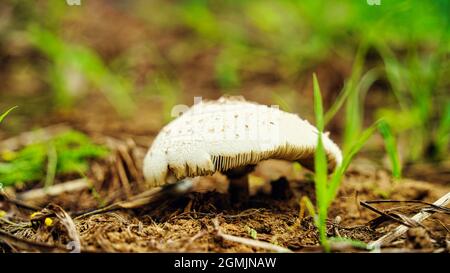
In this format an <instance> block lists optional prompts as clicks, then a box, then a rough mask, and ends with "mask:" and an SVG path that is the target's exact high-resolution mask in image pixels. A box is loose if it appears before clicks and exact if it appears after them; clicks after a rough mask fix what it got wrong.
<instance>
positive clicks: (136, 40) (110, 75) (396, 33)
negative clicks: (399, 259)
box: [0, 0, 450, 163]
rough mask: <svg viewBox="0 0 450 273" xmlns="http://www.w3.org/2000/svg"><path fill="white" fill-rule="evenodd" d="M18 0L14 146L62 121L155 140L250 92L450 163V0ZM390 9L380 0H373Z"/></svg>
mask: <svg viewBox="0 0 450 273" xmlns="http://www.w3.org/2000/svg"><path fill="white" fill-rule="evenodd" d="M368 2H371V1H366V0H342V1H324V0H301V1H300V0H297V1H294V0H273V1H263V0H258V1H257V0H245V1H231V0H228V1H226V0H223V1H205V0H184V1H182V0H179V1H175V0H169V1H167V0H166V1H165V0H130V1H118V0H89V1H88V0H84V1H83V0H81V5H79V6H70V5H68V4H67V3H66V1H62V0H36V1H27V0H4V1H1V3H0V70H1V71H0V83H1V84H0V112H3V111H5V110H6V109H8V108H9V107H11V106H13V105H18V106H19V108H18V109H16V110H15V111H14V112H13V114H10V116H8V122H4V123H3V124H2V132H0V137H5V136H6V135H13V134H17V133H19V132H22V131H28V130H31V129H33V128H39V127H40V126H45V125H48V124H52V123H56V122H61V121H64V122H72V123H73V124H74V126H75V127H77V128H80V129H84V130H87V131H89V130H94V131H98V132H104V133H106V132H107V133H111V132H121V133H123V132H129V133H130V134H133V135H146V134H149V135H150V134H155V133H156V132H157V131H158V130H159V128H161V126H163V124H165V123H166V122H168V121H169V120H170V119H171V116H170V110H171V108H172V107H173V106H174V105H176V104H180V103H185V104H187V105H191V104H192V103H193V102H194V96H202V97H203V98H205V99H215V98H218V97H220V96H221V95H223V94H235V95H244V96H245V97H246V98H247V99H249V100H254V101H258V102H260V103H267V104H277V105H279V106H280V107H281V108H282V109H284V110H287V111H291V112H296V113H299V114H300V115H301V116H302V117H305V118H307V119H309V120H311V121H313V120H314V119H313V116H314V115H313V106H312V105H313V103H312V101H313V94H312V73H317V75H318V79H319V82H320V85H321V89H322V92H323V96H324V102H325V107H326V109H329V110H330V111H329V112H328V114H327V116H326V117H325V118H326V121H327V127H326V129H327V130H330V131H331V132H332V134H333V138H337V139H338V142H339V143H340V144H341V145H342V146H343V147H344V149H345V146H346V143H350V142H351V141H352V138H355V136H357V135H358V133H359V132H360V131H361V130H362V129H363V128H364V127H365V126H367V125H368V124H371V123H372V122H373V121H374V120H376V119H378V118H381V117H383V118H385V119H386V121H387V122H388V123H389V125H390V127H391V128H392V130H393V131H394V134H395V136H396V137H397V138H398V146H399V151H400V153H401V157H402V160H403V162H405V163H414V162H420V161H435V162H436V161H442V160H445V159H448V152H449V132H450V92H449V87H450V70H449V59H448V54H449V48H450V47H449V46H450V44H449V38H450V33H449V14H450V8H449V7H450V5H449V1H447V0H433V1H422V0H415V1H413V0H411V1H406V0H390V1H388V0H381V1H380V5H369V4H368ZM372 2H376V1H372Z"/></svg>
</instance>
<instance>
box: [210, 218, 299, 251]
mask: <svg viewBox="0 0 450 273" xmlns="http://www.w3.org/2000/svg"><path fill="white" fill-rule="evenodd" d="M213 223H214V228H215V230H216V232H217V236H219V237H221V238H223V239H224V240H228V241H231V242H235V243H239V244H244V245H248V246H251V247H257V248H262V249H266V250H270V251H273V252H283V253H292V252H293V251H292V250H290V249H288V248H285V247H281V246H277V245H274V244H271V243H268V242H263V241H258V240H254V239H249V238H242V237H238V236H234V235H229V234H226V233H223V232H222V231H221V229H220V226H219V220H218V219H217V218H214V219H213Z"/></svg>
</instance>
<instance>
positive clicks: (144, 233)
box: [0, 101, 450, 252]
mask: <svg viewBox="0 0 450 273" xmlns="http://www.w3.org/2000/svg"><path fill="white" fill-rule="evenodd" d="M86 107H88V110H87V111H86V108H84V107H81V108H80V109H83V111H79V113H76V114H71V115H64V113H62V114H58V115H54V116H53V117H50V118H46V119H45V121H41V122H40V123H41V124H42V125H43V126H44V128H47V130H48V131H49V132H50V133H51V132H52V131H58V130H66V129H68V128H72V129H77V130H80V131H83V132H85V133H87V134H88V135H90V136H91V137H92V139H94V141H96V142H97V143H101V144H105V145H107V146H109V148H110V149H111V150H112V154H111V155H110V156H109V157H108V158H106V159H101V160H95V161H92V162H91V167H90V171H89V173H88V174H87V177H85V178H81V179H86V180H87V181H89V182H90V183H91V184H89V185H90V186H89V187H84V188H82V189H78V190H77V189H74V190H67V191H66V192H62V193H60V194H56V195H52V196H49V195H48V194H44V195H41V196H37V197H36V196H35V197H29V196H28V197H27V198H25V199H24V196H25V195H24V194H23V193H25V192H29V191H30V190H36V189H37V188H40V187H42V185H39V184H30V185H25V186H23V187H22V188H16V189H14V190H13V189H7V190H6V193H7V195H6V196H8V197H5V196H3V199H2V200H1V201H0V205H1V209H2V210H4V211H6V212H7V213H8V215H9V216H10V217H8V218H0V229H1V230H3V231H6V232H7V235H5V234H0V235H1V236H0V238H1V239H3V241H4V242H3V243H0V252H10V251H67V249H69V250H70V249H73V245H71V243H73V242H74V241H76V242H78V241H79V243H80V246H81V251H85V252H178V251H187V252H261V251H263V252H265V251H273V249H271V247H269V248H267V246H266V245H264V244H263V245H261V246H258V243H260V242H269V243H271V245H272V246H280V247H283V248H287V249H289V250H291V251H295V252H317V251H323V249H322V248H321V247H320V246H319V241H318V234H317V229H316V228H315V226H314V223H313V218H312V217H311V216H310V215H309V214H308V213H307V212H304V211H303V212H301V210H302V209H301V206H300V202H299V200H300V199H301V197H303V196H307V197H308V198H309V199H310V200H311V201H312V202H315V197H314V182H313V180H312V173H311V172H310V171H308V170H306V169H295V168H293V167H292V164H289V163H287V162H282V161H267V162H265V163H263V164H261V165H260V166H259V167H258V168H257V169H256V170H255V174H254V175H253V176H252V177H253V178H251V179H250V182H251V183H250V196H249V198H248V199H247V200H242V201H239V202H234V203H232V202H231V201H230V196H229V194H228V192H227V187H228V182H227V181H226V179H225V178H224V177H222V176H221V175H214V176H211V177H205V178H203V179H201V181H200V182H199V183H198V184H197V186H196V192H191V193H188V194H185V195H183V196H177V197H170V196H167V197H164V198H163V199H160V200H157V201H155V202H152V203H149V204H145V205H142V206H138V207H136V208H133V209H116V210H109V211H105V212H101V213H96V214H85V212H87V211H92V210H95V209H98V208H99V207H101V206H105V205H108V204H112V203H114V202H117V201H119V200H129V199H130V198H132V196H134V195H136V194H138V193H140V192H142V191H144V190H145V189H146V185H145V182H144V180H143V177H142V170H141V166H142V160H143V157H144V155H145V152H146V151H147V149H148V146H149V144H150V143H151V141H152V138H153V137H154V136H155V135H156V134H157V132H158V129H157V128H158V126H160V124H154V125H153V126H154V130H149V129H148V128H149V126H144V125H143V124H144V123H145V121H148V120H149V119H152V116H151V114H150V113H142V114H140V115H136V116H140V117H145V119H143V120H139V121H129V122H125V123H124V122H122V123H121V122H117V123H115V122H113V120H114V118H111V116H112V115H105V114H104V113H105V112H104V111H106V110H104V109H102V103H101V102H99V103H95V102H94V103H93V102H92V101H91V103H89V104H87V105H86ZM155 107H157V106H155ZM94 109H96V110H94ZM140 109H151V107H146V108H144V107H142V108H140ZM91 110H92V111H91ZM142 111H145V110H142ZM153 111H154V109H153ZM86 113H89V114H86ZM93 113H96V114H93ZM101 113H102V114H101ZM106 119H109V120H106ZM148 123H151V122H148ZM55 124H56V126H55ZM102 126H104V127H102ZM141 126H142V127H141ZM150 127H151V126H150ZM142 128H147V129H146V130H143V129H142ZM44 130H45V129H44ZM10 139H12V140H16V141H17V142H20V141H21V140H22V139H21V137H20V135H19V136H15V137H12V138H10ZM4 142H5V141H3V143H4ZM9 143H11V140H10V142H9ZM448 169H449V168H448V166H440V167H438V166H436V165H421V166H419V167H411V168H409V169H407V170H406V172H405V173H406V176H407V177H408V176H409V178H404V179H401V180H393V179H392V178H391V176H390V174H389V172H388V171H386V170H385V168H384V167H383V166H382V165H381V164H379V163H377V162H376V161H375V160H371V159H370V157H369V156H365V155H363V156H360V157H358V158H357V160H355V161H354V162H353V163H352V165H351V168H350V169H349V171H348V172H347V174H346V176H345V178H344V181H343V182H342V186H341V189H340V191H339V194H338V196H337V198H336V199H335V201H334V202H333V204H332V206H331V208H330V210H329V221H328V226H327V227H328V235H329V236H330V237H335V238H347V239H352V240H358V241H362V242H365V243H368V242H370V241H373V240H376V239H378V238H380V237H381V236H383V235H385V234H386V233H388V232H390V231H391V230H393V229H394V228H395V227H397V226H399V225H400V222H403V223H405V221H406V223H408V219H410V218H409V217H410V216H412V215H414V214H416V213H418V212H419V211H420V209H421V208H423V207H425V206H426V205H424V204H421V203H401V202H397V201H412V200H415V201H423V202H429V203H433V202H435V201H436V200H437V199H439V198H440V197H441V196H443V195H445V194H446V193H448V192H449V191H450V186H449V185H448V180H447V179H448V175H449V174H448ZM408 174H411V175H408ZM425 174H428V175H425ZM424 175H425V177H424ZM280 176H286V177H287V178H288V180H289V185H290V189H289V190H288V191H287V192H286V194H285V196H282V197H281V198H280V196H273V195H271V191H270V188H271V184H270V181H271V180H274V179H277V178H278V177H280ZM411 176H412V177H411ZM256 177H259V178H256ZM426 177H430V178H431V179H430V180H428V181H427V179H426ZM73 181H75V182H73ZM77 181H79V177H77V176H74V177H71V176H65V177H57V178H56V181H55V183H56V184H55V185H54V186H58V185H61V184H62V183H63V182H66V184H67V182H69V184H70V183H71V182H72V183H76V182H77ZM446 181H447V182H446ZM379 200H394V201H395V202H388V203H378V202H377V201H379ZM366 201H376V202H375V203H370V204H369V203H361V202H366ZM24 202H25V203H26V205H24V204H23V203H24ZM49 204H52V205H50V206H49ZM55 205H56V206H55ZM364 205H365V206H364ZM368 206H371V207H373V208H376V209H378V211H379V212H374V210H373V209H372V210H371V209H369V208H368ZM36 211H41V214H39V215H37V216H36V214H34V215H33V217H32V220H30V215H31V214H32V213H35V212H36ZM66 212H67V213H66ZM382 213H388V214H389V215H390V216H392V218H395V219H397V220H392V219H390V218H389V217H386V215H384V216H383V215H381V214H382ZM301 214H303V215H301ZM48 217H50V218H51V219H52V223H51V224H49V223H47V224H46V221H45V219H46V218H48ZM6 219H8V220H6ZM71 222H72V223H73V225H71V224H70V223H71ZM409 224H411V225H413V226H414V225H416V226H417V227H412V228H410V229H409V231H408V232H407V233H406V234H405V235H404V236H401V237H399V238H397V239H396V240H394V242H392V243H390V244H388V245H386V246H385V248H384V249H383V251H390V252H406V251H418V252H448V251H449V248H450V245H449V241H450V232H449V228H450V218H449V217H448V211H447V212H446V211H442V210H436V211H435V213H434V214H433V215H432V216H431V217H429V218H428V219H427V220H425V221H424V222H422V223H421V225H417V224H416V223H409ZM223 234H226V235H233V236H236V237H239V238H247V239H252V240H254V241H252V242H256V243H257V246H254V245H249V244H248V243H242V242H234V241H230V240H228V239H226V238H227V237H226V236H225V237H224V236H222V235H223ZM8 236H12V237H8ZM5 242H6V243H5ZM332 247H333V250H335V251H345V252H347V251H365V250H362V249H359V248H357V247H355V246H354V244H353V245H352V244H350V243H335V244H333V245H332Z"/></svg>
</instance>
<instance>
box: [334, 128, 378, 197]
mask: <svg viewBox="0 0 450 273" xmlns="http://www.w3.org/2000/svg"><path fill="white" fill-rule="evenodd" d="M378 123H379V121H377V122H375V123H374V124H373V125H372V126H370V127H369V128H367V129H366V130H364V131H363V132H362V133H361V135H360V136H359V137H358V138H356V141H355V142H354V143H353V144H352V146H351V148H350V149H349V151H348V153H347V154H345V155H344V160H343V162H342V164H341V165H340V166H339V167H338V168H337V169H336V170H335V171H334V173H333V176H332V178H331V182H330V185H329V187H328V193H327V196H328V205H330V204H331V203H332V202H333V200H334V198H335V197H336V194H337V191H338V189H339V185H340V182H341V180H342V177H343V176H344V174H345V172H346V171H347V169H348V167H349V166H350V163H351V162H352V160H353V158H354V157H355V155H356V154H357V153H358V152H359V151H360V150H361V148H362V147H363V146H364V144H365V143H366V142H367V140H368V139H369V138H370V137H371V136H372V135H373V134H374V133H375V131H376V130H377V126H378Z"/></svg>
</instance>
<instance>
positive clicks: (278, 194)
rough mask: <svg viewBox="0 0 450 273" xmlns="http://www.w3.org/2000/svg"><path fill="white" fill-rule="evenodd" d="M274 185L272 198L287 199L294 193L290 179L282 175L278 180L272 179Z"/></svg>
mask: <svg viewBox="0 0 450 273" xmlns="http://www.w3.org/2000/svg"><path fill="white" fill-rule="evenodd" d="M271 185H272V191H271V193H272V198H273V199H278V200H286V199H288V198H289V197H291V195H292V191H291V187H290V185H289V181H288V180H287V179H286V177H284V176H283V177H280V178H279V179H277V180H274V181H271Z"/></svg>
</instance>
